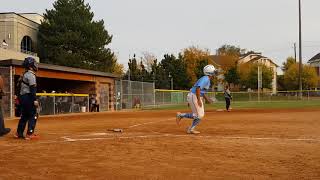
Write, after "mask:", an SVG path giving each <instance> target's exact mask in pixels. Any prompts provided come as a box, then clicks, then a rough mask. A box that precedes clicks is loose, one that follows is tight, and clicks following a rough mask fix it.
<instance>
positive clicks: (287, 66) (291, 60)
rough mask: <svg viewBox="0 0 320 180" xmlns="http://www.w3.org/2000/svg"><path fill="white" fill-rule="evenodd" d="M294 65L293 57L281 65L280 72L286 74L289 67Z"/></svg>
mask: <svg viewBox="0 0 320 180" xmlns="http://www.w3.org/2000/svg"><path fill="white" fill-rule="evenodd" d="M294 64H296V60H295V59H294V58H293V57H288V58H287V60H286V62H284V63H283V64H282V65H283V66H282V68H281V69H282V71H284V72H286V71H287V70H288V69H289V68H290V66H291V65H294Z"/></svg>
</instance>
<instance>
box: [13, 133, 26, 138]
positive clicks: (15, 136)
mask: <svg viewBox="0 0 320 180" xmlns="http://www.w3.org/2000/svg"><path fill="white" fill-rule="evenodd" d="M13 137H14V138H16V139H26V138H25V137H24V136H19V135H18V133H15V134H14V135H13Z"/></svg>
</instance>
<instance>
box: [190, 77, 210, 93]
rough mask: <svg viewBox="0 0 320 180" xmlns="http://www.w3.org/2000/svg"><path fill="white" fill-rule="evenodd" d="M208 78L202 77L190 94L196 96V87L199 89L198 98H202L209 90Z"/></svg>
mask: <svg viewBox="0 0 320 180" xmlns="http://www.w3.org/2000/svg"><path fill="white" fill-rule="evenodd" d="M210 85H211V83H210V78H209V76H202V77H201V78H200V79H199V80H198V81H197V82H196V83H195V84H194V85H193V87H192V88H191V89H190V92H192V93H194V94H196V89H197V87H199V88H200V96H203V95H204V94H205V93H207V91H208V90H209V88H210Z"/></svg>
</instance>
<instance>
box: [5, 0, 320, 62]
mask: <svg viewBox="0 0 320 180" xmlns="http://www.w3.org/2000/svg"><path fill="white" fill-rule="evenodd" d="M85 1H86V2H87V3H89V4H90V5H91V8H92V11H93V12H94V13H95V19H103V20H104V21H105V25H106V29H107V30H108V31H109V33H110V34H112V35H113V41H112V43H111V45H110V47H111V49H112V50H113V51H114V52H115V53H116V54H118V57H119V62H120V63H122V64H125V66H127V62H128V57H129V56H130V55H131V56H132V55H133V54H134V53H136V54H137V56H138V57H139V56H141V53H142V52H150V53H153V54H154V55H156V56H157V57H158V59H161V58H162V56H163V55H164V54H165V53H173V54H175V55H176V54H177V53H178V52H181V51H182V49H184V48H187V47H189V46H192V45H194V46H198V47H200V48H208V49H209V50H210V51H211V52H212V53H215V51H216V49H217V48H218V47H220V46H221V45H223V44H231V45H236V46H240V47H241V48H245V49H248V50H254V51H259V52H262V53H263V55H265V56H267V57H270V58H272V59H274V61H275V62H276V63H277V64H278V65H281V64H282V62H283V61H284V60H285V59H286V57H288V56H293V55H294V53H293V52H294V51H293V43H294V42H298V0H85ZM53 2H54V0H1V6H0V12H9V11H10V12H18V13H19V12H35V13H39V14H42V13H44V12H45V9H51V8H52V3H53ZM319 7H320V0H302V13H303V16H302V18H303V24H302V25H303V59H304V62H306V61H307V60H309V59H310V58H311V57H312V56H314V55H315V54H317V53H320V11H319Z"/></svg>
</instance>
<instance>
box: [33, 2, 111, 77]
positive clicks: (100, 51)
mask: <svg viewBox="0 0 320 180" xmlns="http://www.w3.org/2000/svg"><path fill="white" fill-rule="evenodd" d="M90 10H91V8H90V6H89V4H85V3H84V0H57V1H56V2H54V4H53V9H51V10H46V12H45V13H44V20H43V22H42V24H41V25H40V26H39V44H40V45H41V47H42V49H41V50H40V58H41V60H42V62H46V63H51V64H57V65H64V66H70V67H77V68H85V69H91V70H97V71H103V72H112V71H113V70H114V68H115V63H116V58H114V53H113V52H111V50H110V49H109V48H106V46H107V45H108V44H110V43H111V40H112V36H111V35H109V33H108V31H107V30H106V29H105V27H104V21H103V20H100V21H94V20H93V17H94V14H93V12H91V11H90Z"/></svg>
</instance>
